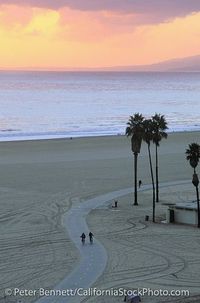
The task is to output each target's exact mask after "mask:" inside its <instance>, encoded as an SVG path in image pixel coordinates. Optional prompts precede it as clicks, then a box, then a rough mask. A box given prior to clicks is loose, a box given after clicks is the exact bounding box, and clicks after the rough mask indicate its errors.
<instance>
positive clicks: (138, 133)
mask: <svg viewBox="0 0 200 303" xmlns="http://www.w3.org/2000/svg"><path fill="white" fill-rule="evenodd" d="M143 120H144V117H143V116H142V114H139V113H136V114H134V115H133V116H130V118H129V121H128V123H127V125H128V126H127V128H126V135H127V137H129V136H131V150H132V152H133V155H134V181H135V182H134V205H138V201H137V159H138V154H139V153H140V149H141V144H142V138H143V129H144V128H143Z"/></svg>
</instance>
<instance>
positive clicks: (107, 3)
mask: <svg viewBox="0 0 200 303" xmlns="http://www.w3.org/2000/svg"><path fill="white" fill-rule="evenodd" d="M0 4H5V5H7V4H17V5H24V6H27V5H30V6H34V7H44V8H49V9H59V8H62V7H68V8H71V9H75V10H81V11H99V10H104V11H119V12H121V13H128V14H130V13H134V14H141V15H147V16H149V20H150V21H151V22H157V21H164V20H166V19H171V18H174V17H178V16H184V15H188V14H190V13H192V12H198V11H200V1H199V0H0ZM150 16H151V17H150Z"/></svg>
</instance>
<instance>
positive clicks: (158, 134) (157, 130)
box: [152, 114, 168, 202]
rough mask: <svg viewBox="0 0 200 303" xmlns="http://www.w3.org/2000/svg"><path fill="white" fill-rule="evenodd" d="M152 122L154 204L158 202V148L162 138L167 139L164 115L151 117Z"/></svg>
mask: <svg viewBox="0 0 200 303" xmlns="http://www.w3.org/2000/svg"><path fill="white" fill-rule="evenodd" d="M152 122H153V132H154V135H153V142H154V144H155V145H156V202H159V178H158V147H159V146H160V141H161V140H162V139H163V138H164V139H167V136H168V135H167V133H166V130H167V129H168V127H167V122H166V120H165V116H164V115H160V114H155V115H154V116H153V117H152Z"/></svg>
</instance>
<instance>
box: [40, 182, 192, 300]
mask: <svg viewBox="0 0 200 303" xmlns="http://www.w3.org/2000/svg"><path fill="white" fill-rule="evenodd" d="M189 182H191V180H184V181H174V182H164V183H162V184H160V187H168V186H176V185H184V184H188V183H189ZM151 187H152V185H143V187H142V189H140V190H139V191H145V190H149V189H151ZM132 191H133V188H126V189H122V190H118V191H113V192H111V193H108V194H105V195H101V196H99V197H96V198H93V199H90V200H88V201H86V202H82V203H78V204H76V205H74V206H72V208H71V209H70V210H69V211H68V212H67V213H66V214H65V215H64V217H63V224H64V226H65V228H66V230H67V232H68V234H69V236H70V238H71V240H72V241H73V243H74V244H75V246H76V247H77V248H78V250H79V252H80V261H79V263H78V264H77V266H76V267H75V269H74V270H73V271H72V272H71V273H70V274H69V275H68V276H67V277H66V278H65V279H64V280H62V281H61V282H60V283H59V284H58V285H57V286H56V287H55V288H54V290H67V289H68V290H69V289H73V290H74V289H79V288H82V289H88V288H89V287H91V286H92V284H93V283H94V282H95V281H96V280H97V279H98V277H99V276H100V275H101V274H102V273H103V271H104V269H105V266H106V263H107V253H106V251H105V249H104V247H103V246H102V244H101V243H100V242H99V241H98V240H97V239H95V241H94V244H93V245H90V244H89V243H88V241H86V244H85V245H84V246H83V245H82V244H81V241H80V234H81V233H82V232H83V231H84V232H85V233H87V234H88V232H89V230H88V227H87V224H86V216H87V215H88V214H89V212H90V211H91V210H92V209H95V208H97V207H99V206H101V205H103V204H105V203H107V202H109V201H110V200H113V199H115V198H119V197H122V196H125V195H127V194H130V193H131V192H132ZM86 240H88V239H86ZM83 299H84V297H81V296H78V295H77V296H75V297H74V296H56V297H55V296H49V297H42V298H40V299H39V300H38V301H37V303H66V302H70V303H79V302H81V301H82V300H83Z"/></svg>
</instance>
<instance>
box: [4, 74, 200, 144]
mask: <svg viewBox="0 0 200 303" xmlns="http://www.w3.org/2000/svg"><path fill="white" fill-rule="evenodd" d="M135 112H140V113H142V114H143V115H144V116H145V117H150V116H151V115H153V114H154V113H155V112H156V113H161V114H164V115H165V116H166V119H167V121H168V126H169V131H183V130H186V131H189V130H200V73H134V72H0V141H5V140H20V139H43V138H60V137H83V136H99V135H117V134H124V132H125V128H126V123H127V121H128V119H129V116H130V115H132V114H134V113H135Z"/></svg>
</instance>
